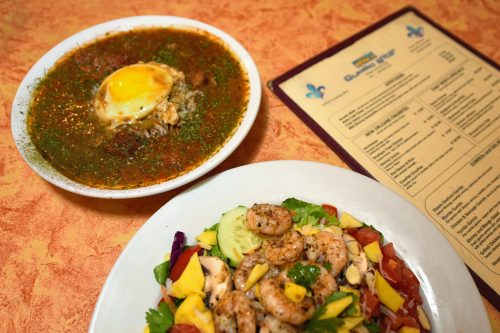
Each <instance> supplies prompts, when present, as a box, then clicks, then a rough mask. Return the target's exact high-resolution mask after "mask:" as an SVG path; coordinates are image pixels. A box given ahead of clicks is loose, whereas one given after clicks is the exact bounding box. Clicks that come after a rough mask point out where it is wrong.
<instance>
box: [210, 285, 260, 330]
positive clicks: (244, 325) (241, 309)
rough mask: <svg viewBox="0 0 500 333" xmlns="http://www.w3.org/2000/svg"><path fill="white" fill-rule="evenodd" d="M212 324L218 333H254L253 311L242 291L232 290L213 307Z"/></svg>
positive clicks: (254, 317)
mask: <svg viewBox="0 0 500 333" xmlns="http://www.w3.org/2000/svg"><path fill="white" fill-rule="evenodd" d="M214 324H215V332H218V333H222V332H227V333H233V332H240V333H255V331H256V325H257V324H256V314H255V309H254V308H253V307H252V304H251V302H250V300H249V299H248V298H247V297H246V296H245V294H244V293H243V292H242V291H238V290H233V291H231V292H230V293H228V294H225V295H224V296H223V297H222V299H221V300H220V302H219V303H218V304H217V306H216V307H215V311H214Z"/></svg>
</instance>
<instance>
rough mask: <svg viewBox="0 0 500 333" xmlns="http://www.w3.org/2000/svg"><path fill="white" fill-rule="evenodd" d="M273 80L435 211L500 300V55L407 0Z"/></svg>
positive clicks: (311, 119) (361, 166)
mask: <svg viewBox="0 0 500 333" xmlns="http://www.w3.org/2000/svg"><path fill="white" fill-rule="evenodd" d="M270 86H271V88H272V89H273V91H274V92H275V93H276V94H277V95H278V96H279V97H280V98H282V99H283V101H284V102H285V103H286V104H287V105H289V106H290V108H292V109H293V110H294V111H295V112H296V113H297V114H298V115H299V116H300V117H301V118H302V119H303V120H304V121H305V122H306V123H307V124H308V125H309V126H310V127H311V128H312V129H313V130H315V131H316V133H317V134H318V135H319V136H320V137H321V138H322V139H323V140H325V142H326V143H327V144H328V145H329V146H331V147H332V148H333V149H334V150H335V151H337V152H338V153H339V155H341V156H342V157H343V158H344V159H345V160H346V161H347V162H348V163H349V164H350V166H351V167H352V168H353V169H355V170H358V171H360V172H362V173H365V174H367V175H370V176H371V177H373V178H375V179H376V180H378V181H380V182H381V183H383V184H385V185H387V186H389V187H390V188H392V189H393V190H395V191H396V192H398V193H400V194H401V195H403V196H404V197H405V198H406V199H408V200H409V201H411V202H412V203H413V204H414V205H415V206H417V207H418V208H419V209H420V210H421V211H422V212H423V213H424V214H426V215H427V216H428V217H429V219H430V220H431V221H432V222H434V223H435V224H436V225H437V226H438V227H439V229H440V230H441V231H442V233H443V234H444V235H445V236H446V238H447V239H448V240H449V241H450V243H451V244H452V245H453V246H454V248H455V249H456V251H457V252H458V254H459V255H460V256H461V258H462V259H463V260H464V262H465V263H466V264H467V265H468V266H469V268H470V269H471V271H472V272H473V274H474V277H475V278H476V282H478V285H479V287H480V289H482V290H481V291H483V293H485V294H488V295H487V296H489V297H488V298H490V300H492V302H493V303H495V304H496V305H497V306H498V293H499V292H500V263H499V261H500V207H499V203H500V191H499V187H500V179H499V176H500V135H499V134H500V133H499V125H500V75H499V71H498V65H497V64H495V63H494V62H493V61H491V60H489V59H487V58H486V57H484V56H482V55H481V54H479V53H478V52H477V51H475V50H473V49H472V48H470V47H469V46H467V45H465V44H463V42H461V41H459V40H458V39H456V38H455V37H453V36H451V35H450V34H449V33H448V32H446V31H445V30H444V29H442V28H440V27H439V26H438V25H437V24H435V23H433V22H432V21H430V20H429V19H427V18H426V17H425V16H424V15H423V14H421V13H419V12H418V11H417V10H415V9H413V8H407V9H404V10H402V11H400V12H398V13H396V14H394V15H392V16H391V17H389V18H387V19H385V20H384V21H382V22H379V23H378V24H376V25H375V26H373V27H370V28H368V29H367V30H365V31H363V32H361V33H360V34H358V35H356V36H354V37H352V38H351V39H349V40H348V41H345V42H343V43H341V44H340V45H337V46H335V47H333V48H332V49H330V50H327V51H325V52H324V53H322V54H320V55H318V56H317V57H315V58H313V59H310V60H309V61H307V62H306V63H304V64H302V65H300V66H298V67H297V68H294V69H292V70H291V71H289V72H287V73H285V74H284V75H282V76H280V77H279V78H277V79H275V80H273V81H271V82H270ZM486 289H487V291H485V290H486Z"/></svg>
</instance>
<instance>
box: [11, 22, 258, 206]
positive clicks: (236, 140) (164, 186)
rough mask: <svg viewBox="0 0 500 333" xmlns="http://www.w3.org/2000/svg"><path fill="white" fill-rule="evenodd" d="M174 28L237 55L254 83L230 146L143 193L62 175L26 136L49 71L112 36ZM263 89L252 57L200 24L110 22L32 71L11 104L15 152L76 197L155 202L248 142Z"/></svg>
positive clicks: (73, 39)
mask: <svg viewBox="0 0 500 333" xmlns="http://www.w3.org/2000/svg"><path fill="white" fill-rule="evenodd" d="M154 27H175V28H180V29H195V30H202V31H205V32H208V33H209V34H211V35H213V36H215V37H217V38H219V40H220V41H221V42H223V43H224V44H225V46H226V47H227V48H228V49H229V50H231V51H232V52H233V54H234V55H235V56H236V58H237V59H238V61H239V62H240V64H241V66H242V68H243V69H244V70H245V71H246V74H247V77H248V82H249V94H248V96H249V98H248V104H247V107H246V110H245V112H244V114H243V117H242V119H241V121H240V124H239V125H238V127H237V128H236V129H235V131H234V132H233V133H232V135H231V136H230V137H229V138H228V139H227V140H226V142H225V143H224V144H223V145H222V146H221V147H220V148H219V150H218V151H216V152H215V153H214V154H213V155H212V156H210V157H209V158H208V159H207V160H205V161H204V162H203V163H202V164H200V165H199V166H198V167H196V168H194V169H192V170H190V171H188V172H187V173H185V174H182V175H181V176H178V177H176V178H173V179H170V180H167V181H164V182H161V183H158V184H154V185H149V186H144V187H138V188H132V189H106V188H97V187H91V186H88V185H84V184H82V183H78V182H76V181H74V180H71V179H69V178H68V177H66V176H64V175H63V174H61V173H60V172H59V171H57V169H55V168H54V167H53V166H52V165H51V164H50V163H49V162H48V161H47V160H45V159H44V158H43V157H42V156H41V154H40V153H39V152H38V150H37V149H36V147H35V146H34V145H33V143H32V142H31V138H30V136H29V134H28V131H27V126H26V125H27V123H26V120H27V115H28V108H29V104H30V102H31V95H32V93H33V91H34V88H35V87H36V82H37V81H38V80H40V79H41V78H43V76H44V75H45V74H46V73H47V71H48V70H49V69H50V68H51V67H52V66H53V65H54V64H55V63H56V62H57V61H58V60H60V59H61V57H63V56H64V55H65V54H67V53H68V52H70V51H72V50H74V49H76V48H78V47H80V46H82V45H85V44H87V43H89V42H91V41H93V40H96V39H98V38H100V37H103V36H104V35H105V34H107V33H118V32H123V31H129V30H133V29H137V28H154ZM261 95H262V86H261V81H260V75H259V72H258V69H257V66H256V65H255V62H254V60H253V59H252V57H251V56H250V54H249V53H248V51H247V50H246V49H245V48H244V47H243V46H242V45H241V44H240V43H239V42H238V41H237V40H236V39H235V38H233V37H231V36H230V35H229V34H227V33H226V32H224V31H222V30H220V29H218V28H216V27H214V26H212V25H209V24H206V23H203V22H201V21H197V20H193V19H189V18H184V17H178V16H166V15H143V16H130V17H125V18H119V19H115V20H111V21H106V22H104V23H100V24H97V25H94V26H91V27H89V28H86V29H84V30H82V31H80V32H77V33H75V34H73V35H71V36H70V37H68V38H66V39H64V40H63V41H61V42H59V43H58V44H57V45H55V46H54V47H52V48H51V49H50V50H49V51H47V52H46V53H45V54H44V55H43V56H42V57H41V58H40V59H38V61H37V62H36V63H35V64H34V65H33V66H32V67H31V69H30V70H29V71H28V73H27V74H26V75H25V77H24V78H23V80H22V82H21V84H20V85H19V87H18V90H17V92H16V95H15V97H14V100H13V102H12V114H11V129H12V135H13V137H14V142H15V144H16V147H17V149H18V151H19V153H20V154H21V156H22V158H23V159H24V161H25V162H26V163H27V164H28V165H29V166H30V167H31V169H32V170H33V171H35V173H37V174H38V175H39V176H41V177H42V178H43V179H45V180H46V181H48V182H49V183H51V184H53V185H55V186H57V187H60V188H62V189H65V190H67V191H69V192H73V193H76V194H80V195H84V196H88V197H95V198H107V199H127V198H138V197H145V196H150V195H154V194H158V193H163V192H166V191H169V190H173V189H175V188H178V187H180V186H182V185H185V184H187V183H190V182H192V181H194V180H195V179H198V178H200V177H201V176H203V175H205V174H206V173H208V172H209V171H211V170H212V169H213V168H215V167H216V166H217V165H219V164H220V163H221V162H222V161H224V160H225V159H226V158H227V157H228V156H229V155H230V154H231V153H232V152H233V151H234V150H235V149H236V148H237V147H238V146H239V145H240V144H241V142H242V141H243V139H244V138H245V137H246V135H247V134H248V132H249V131H250V128H251V127H252V125H253V123H254V121H255V118H256V117H257V113H258V111H259V108H260V102H261Z"/></svg>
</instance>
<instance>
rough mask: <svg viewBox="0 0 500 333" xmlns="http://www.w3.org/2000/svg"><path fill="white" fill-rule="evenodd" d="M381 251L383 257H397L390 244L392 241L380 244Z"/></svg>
mask: <svg viewBox="0 0 500 333" xmlns="http://www.w3.org/2000/svg"><path fill="white" fill-rule="evenodd" d="M382 253H383V254H384V257H389V258H393V259H394V258H398V255H397V254H396V251H394V246H393V245H392V243H387V244H385V245H384V246H382ZM398 259H399V258H398Z"/></svg>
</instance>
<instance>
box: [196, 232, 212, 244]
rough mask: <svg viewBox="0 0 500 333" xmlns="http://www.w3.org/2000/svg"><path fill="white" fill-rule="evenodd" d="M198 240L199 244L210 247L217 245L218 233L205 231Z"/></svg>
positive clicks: (197, 237)
mask: <svg viewBox="0 0 500 333" xmlns="http://www.w3.org/2000/svg"><path fill="white" fill-rule="evenodd" d="M196 240H197V241H198V242H201V243H204V244H208V245H216V244H217V231H215V230H208V231H205V232H203V233H201V234H199V235H198V236H196Z"/></svg>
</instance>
